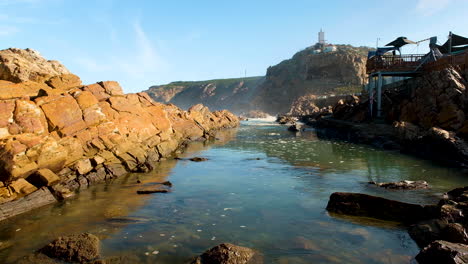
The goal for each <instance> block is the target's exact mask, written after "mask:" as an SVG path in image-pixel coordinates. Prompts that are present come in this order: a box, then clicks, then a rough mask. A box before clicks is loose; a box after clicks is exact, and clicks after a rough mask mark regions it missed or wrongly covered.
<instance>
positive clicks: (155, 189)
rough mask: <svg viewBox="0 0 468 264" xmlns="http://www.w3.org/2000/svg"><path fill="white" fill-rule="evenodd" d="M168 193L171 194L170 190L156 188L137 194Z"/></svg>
mask: <svg viewBox="0 0 468 264" xmlns="http://www.w3.org/2000/svg"><path fill="white" fill-rule="evenodd" d="M168 192H170V190H168V189H164V188H158V187H154V188H147V189H142V190H138V191H137V194H151V193H168Z"/></svg>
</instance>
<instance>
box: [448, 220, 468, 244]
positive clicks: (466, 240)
mask: <svg viewBox="0 0 468 264" xmlns="http://www.w3.org/2000/svg"><path fill="white" fill-rule="evenodd" d="M442 239H443V240H446V241H448V242H453V243H463V244H468V235H467V233H466V229H465V228H464V227H463V226H462V225H461V224H459V223H450V224H448V225H447V227H446V228H445V229H444V230H443V231H442Z"/></svg>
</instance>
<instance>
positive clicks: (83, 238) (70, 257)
mask: <svg viewBox="0 0 468 264" xmlns="http://www.w3.org/2000/svg"><path fill="white" fill-rule="evenodd" d="M39 251H40V252H41V253H42V254H44V255H47V256H48V257H50V258H55V259H60V260H63V261H68V262H78V263H87V262H89V261H93V260H96V259H97V258H99V256H100V241H99V238H97V237H96V236H95V235H93V234H89V233H84V234H80V235H71V236H62V237H59V238H57V239H55V240H54V241H52V242H50V243H49V244H48V245H46V246H45V247H43V248H42V249H40V250H39Z"/></svg>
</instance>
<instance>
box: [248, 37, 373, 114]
mask: <svg viewBox="0 0 468 264" xmlns="http://www.w3.org/2000/svg"><path fill="white" fill-rule="evenodd" d="M337 47H338V51H337V52H331V53H322V54H313V52H312V51H313V49H311V48H307V49H305V50H303V51H300V52H298V53H296V54H295V55H294V56H293V57H292V58H291V59H289V60H285V61H283V62H281V63H279V64H278V65H276V66H273V67H270V68H268V70H267V74H266V80H265V82H264V83H263V84H262V85H261V86H260V87H259V88H258V93H257V95H256V97H255V98H254V100H253V102H252V105H255V106H256V107H258V108H259V109H261V110H263V111H266V112H268V113H272V114H277V113H286V112H287V111H288V110H289V109H290V108H291V105H292V103H293V102H294V101H295V100H297V99H298V98H299V97H301V96H304V95H308V94H312V95H329V94H343V93H344V94H349V93H354V92H360V91H361V90H362V85H363V84H365V83H366V81H367V80H366V72H365V65H366V55H367V51H368V50H369V49H368V48H363V47H360V48H355V47H351V46H345V45H338V46H337Z"/></svg>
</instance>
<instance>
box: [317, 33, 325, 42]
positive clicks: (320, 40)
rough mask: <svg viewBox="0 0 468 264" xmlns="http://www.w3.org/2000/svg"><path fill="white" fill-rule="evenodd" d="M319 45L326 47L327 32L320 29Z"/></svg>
mask: <svg viewBox="0 0 468 264" xmlns="http://www.w3.org/2000/svg"><path fill="white" fill-rule="evenodd" d="M318 44H320V45H325V32H323V31H322V29H320V32H319V33H318Z"/></svg>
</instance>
